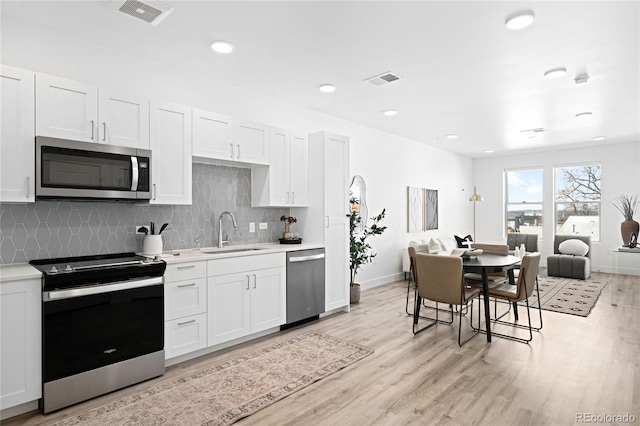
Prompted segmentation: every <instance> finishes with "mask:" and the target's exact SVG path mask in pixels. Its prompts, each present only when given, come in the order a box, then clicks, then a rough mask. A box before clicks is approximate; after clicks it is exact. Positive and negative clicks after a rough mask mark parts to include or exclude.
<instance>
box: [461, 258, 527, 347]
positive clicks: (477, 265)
mask: <svg viewBox="0 0 640 426" xmlns="http://www.w3.org/2000/svg"><path fill="white" fill-rule="evenodd" d="M519 264H520V258H519V257H517V256H511V255H508V256H500V255H497V254H479V255H477V256H469V257H468V256H463V257H462V269H463V270H464V272H467V273H476V274H482V294H483V295H484V297H483V299H484V320H485V324H486V325H485V327H486V334H487V342H491V313H490V311H489V277H488V275H489V274H492V273H496V272H505V271H509V279H510V281H511V282H512V283H513V268H514V267H516V266H518V265H519Z"/></svg>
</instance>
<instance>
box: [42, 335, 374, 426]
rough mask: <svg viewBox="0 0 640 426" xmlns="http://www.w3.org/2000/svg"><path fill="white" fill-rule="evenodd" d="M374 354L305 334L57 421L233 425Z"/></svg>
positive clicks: (89, 425) (87, 425)
mask: <svg viewBox="0 0 640 426" xmlns="http://www.w3.org/2000/svg"><path fill="white" fill-rule="evenodd" d="M371 353H373V349H369V348H367V347H364V346H360V345H357V344H355V343H351V342H347V341H345V340H341V339H337V338H335V337H332V336H327V335H324V334H318V333H314V332H310V333H305V334H302V335H299V336H296V337H292V338H290V339H287V340H285V341H282V342H280V343H275V344H272V345H269V346H265V347H263V348H261V349H258V350H256V351H253V352H249V353H245V354H242V355H240V356H238V357H236V358H233V359H231V360H229V361H226V362H223V363H220V364H216V365H212V366H210V367H206V368H203V369H201V370H199V371H196V372H194V373H190V374H186V375H183V376H180V377H177V378H174V379H170V380H167V381H164V382H161V383H158V384H156V385H153V386H151V387H150V388H149V389H147V390H145V391H143V392H139V393H136V394H134V395H130V396H127V397H124V398H122V399H120V400H119V401H116V402H112V403H109V404H106V405H103V406H101V407H98V408H95V409H93V410H90V411H88V412H86V413H83V414H80V415H74V416H73V417H69V418H66V419H63V420H60V421H58V422H56V423H53V424H54V425H55V426H63V425H64V426H68V425H83V426H103V425H109V426H116V425H154V426H155V425H185V426H187V425H188V426H193V425H207V426H214V425H229V424H232V423H235V422H236V421H238V420H240V419H242V418H244V417H246V416H249V415H250V414H252V413H255V412H256V411H258V410H261V409H262V408H265V407H266V406H268V405H270V404H273V403H274V402H276V401H279V400H281V399H282V398H285V397H286V396H288V395H291V394H292V393H294V392H297V391H299V390H300V389H302V388H304V387H306V386H309V385H310V384H312V383H314V382H316V381H318V380H321V379H323V378H325V377H327V376H329V375H331V374H333V373H335V372H336V371H338V370H341V369H343V368H345V367H347V366H349V365H351V364H353V363H355V362H356V361H359V360H361V359H363V358H364V357H366V356H367V355H369V354H371Z"/></svg>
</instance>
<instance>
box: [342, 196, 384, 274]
mask: <svg viewBox="0 0 640 426" xmlns="http://www.w3.org/2000/svg"><path fill="white" fill-rule="evenodd" d="M357 203H358V200H356V199H355V198H352V199H351V204H352V205H353V204H357ZM385 210H386V209H382V212H381V213H380V214H379V215H377V216H374V217H372V218H371V220H372V221H373V222H372V224H371V226H365V227H363V229H362V232H360V233H358V232H357V231H356V228H358V225H359V224H360V222H361V221H362V218H361V217H360V215H359V214H358V212H356V211H352V212H351V214H348V215H347V217H349V237H350V238H349V239H350V254H351V256H350V265H349V266H350V268H351V282H350V284H349V285H350V286H353V284H354V283H355V280H356V274H357V273H358V271H359V270H360V269H362V265H364V264H365V263H371V262H372V261H373V259H374V258H375V257H376V254H377V253H374V252H373V251H371V245H370V244H369V243H368V242H367V239H368V238H369V237H371V236H373V235H380V234H382V233H383V232H384V231H385V230H386V229H387V227H386V226H380V222H381V221H382V220H383V219H384V216H385Z"/></svg>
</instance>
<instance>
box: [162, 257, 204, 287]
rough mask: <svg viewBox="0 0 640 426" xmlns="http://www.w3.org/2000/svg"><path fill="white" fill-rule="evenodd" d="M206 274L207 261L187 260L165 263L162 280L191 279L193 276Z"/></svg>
mask: <svg viewBox="0 0 640 426" xmlns="http://www.w3.org/2000/svg"><path fill="white" fill-rule="evenodd" d="M206 276H207V262H206V261H204V260H203V261H201V262H188V263H177V264H175V265H167V270H166V271H165V272H164V282H165V283H169V282H172V281H183V280H192V279H194V278H203V277H206Z"/></svg>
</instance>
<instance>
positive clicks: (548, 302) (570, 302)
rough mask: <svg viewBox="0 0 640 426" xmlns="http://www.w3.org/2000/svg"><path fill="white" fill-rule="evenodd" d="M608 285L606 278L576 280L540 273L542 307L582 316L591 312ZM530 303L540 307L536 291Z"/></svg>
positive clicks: (539, 284)
mask: <svg viewBox="0 0 640 426" xmlns="http://www.w3.org/2000/svg"><path fill="white" fill-rule="evenodd" d="M606 285H607V281H606V280H595V279H588V280H575V279H571V278H561V277H549V276H547V275H538V286H539V288H540V303H541V304H542V309H544V310H546V311H553V312H560V313H563V314H571V315H578V316H581V317H586V316H588V315H589V314H590V313H591V310H592V309H593V307H594V306H595V305H596V302H597V301H598V298H599V297H600V293H602V289H604V287H605V286H606ZM529 303H531V306H534V307H538V300H537V297H536V292H535V291H534V292H533V295H532V296H531V298H530V299H529Z"/></svg>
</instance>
